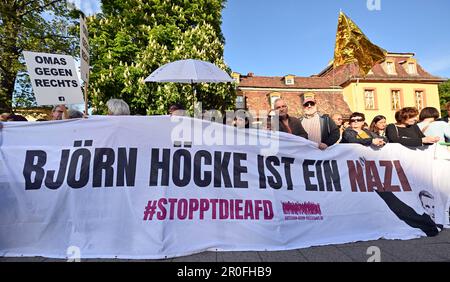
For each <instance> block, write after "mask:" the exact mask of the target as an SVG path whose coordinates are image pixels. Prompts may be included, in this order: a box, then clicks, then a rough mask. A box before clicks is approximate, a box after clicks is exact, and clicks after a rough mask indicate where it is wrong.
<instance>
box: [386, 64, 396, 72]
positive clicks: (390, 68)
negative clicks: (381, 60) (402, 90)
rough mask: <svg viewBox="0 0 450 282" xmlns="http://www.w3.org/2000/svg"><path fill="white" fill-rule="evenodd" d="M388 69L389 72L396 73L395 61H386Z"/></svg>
mask: <svg viewBox="0 0 450 282" xmlns="http://www.w3.org/2000/svg"><path fill="white" fill-rule="evenodd" d="M386 70H387V73H388V74H395V71H394V63H393V62H386Z"/></svg>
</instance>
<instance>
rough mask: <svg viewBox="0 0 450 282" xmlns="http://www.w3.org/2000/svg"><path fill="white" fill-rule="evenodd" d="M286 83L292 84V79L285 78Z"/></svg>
mask: <svg viewBox="0 0 450 282" xmlns="http://www.w3.org/2000/svg"><path fill="white" fill-rule="evenodd" d="M286 85H294V79H292V78H286Z"/></svg>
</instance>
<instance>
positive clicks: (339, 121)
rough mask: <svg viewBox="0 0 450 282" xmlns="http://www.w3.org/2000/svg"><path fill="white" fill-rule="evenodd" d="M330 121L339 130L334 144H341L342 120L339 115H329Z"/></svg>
mask: <svg viewBox="0 0 450 282" xmlns="http://www.w3.org/2000/svg"><path fill="white" fill-rule="evenodd" d="M331 119H332V120H333V121H334V123H335V124H336V126H337V128H338V129H339V139H338V141H336V143H339V142H341V139H342V133H343V132H344V129H345V128H344V118H343V117H342V115H341V114H340V113H334V114H332V115H331Z"/></svg>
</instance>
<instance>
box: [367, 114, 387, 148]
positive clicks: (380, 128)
mask: <svg viewBox="0 0 450 282" xmlns="http://www.w3.org/2000/svg"><path fill="white" fill-rule="evenodd" d="M369 130H370V132H372V134H373V135H374V136H375V137H378V138H382V139H383V140H384V142H385V143H387V142H388V139H387V137H386V117H385V116H383V115H378V116H375V117H374V118H373V120H372V122H371V123H370V126H369Z"/></svg>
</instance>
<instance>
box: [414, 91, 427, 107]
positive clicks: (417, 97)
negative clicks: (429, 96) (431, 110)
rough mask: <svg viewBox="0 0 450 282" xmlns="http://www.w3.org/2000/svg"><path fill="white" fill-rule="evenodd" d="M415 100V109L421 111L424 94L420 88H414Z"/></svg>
mask: <svg viewBox="0 0 450 282" xmlns="http://www.w3.org/2000/svg"><path fill="white" fill-rule="evenodd" d="M414 98H415V100H416V108H417V110H419V111H421V110H422V109H423V108H424V104H425V101H424V98H425V97H424V95H423V91H421V90H416V93H415V96H414Z"/></svg>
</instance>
